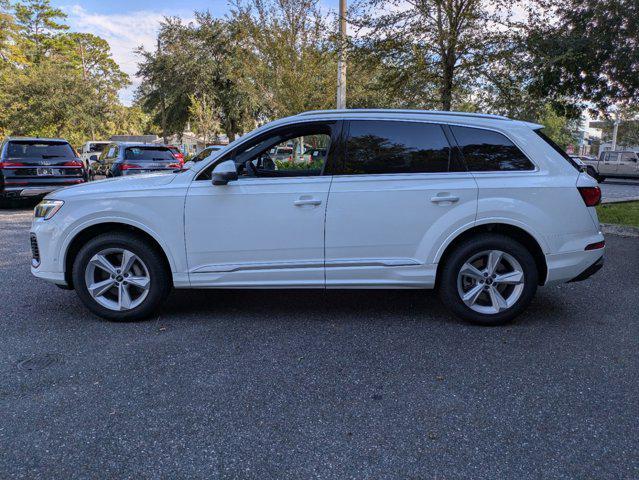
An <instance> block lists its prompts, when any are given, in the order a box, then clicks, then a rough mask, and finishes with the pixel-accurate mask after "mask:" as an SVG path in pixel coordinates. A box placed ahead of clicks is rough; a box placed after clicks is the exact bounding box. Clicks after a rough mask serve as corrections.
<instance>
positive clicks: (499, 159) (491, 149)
mask: <svg viewBox="0 0 639 480" xmlns="http://www.w3.org/2000/svg"><path fill="white" fill-rule="evenodd" d="M450 128H451V130H452V131H453V135H454V136H455V139H456V140H457V143H458V144H459V147H460V148H461V150H462V153H463V154H464V160H465V161H466V166H467V167H468V170H470V171H471V172H501V171H518V170H534V169H535V167H534V165H533V164H532V163H531V162H530V160H528V158H527V157H526V155H524V154H523V152H522V151H521V150H519V148H517V146H516V145H515V144H514V143H513V142H511V141H510V140H508V138H507V137H506V136H505V135H502V134H501V133H497V132H493V131H491V130H484V129H481V128H470V127H455V126H451V127H450Z"/></svg>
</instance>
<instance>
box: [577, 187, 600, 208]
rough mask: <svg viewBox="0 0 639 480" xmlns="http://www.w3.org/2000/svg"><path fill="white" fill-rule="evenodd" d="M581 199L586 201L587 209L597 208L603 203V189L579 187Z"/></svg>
mask: <svg viewBox="0 0 639 480" xmlns="http://www.w3.org/2000/svg"><path fill="white" fill-rule="evenodd" d="M577 190H579V193H580V194H581V198H583V199H584V203H585V204H586V207H595V206H597V205H599V204H600V203H601V188H599V187H577Z"/></svg>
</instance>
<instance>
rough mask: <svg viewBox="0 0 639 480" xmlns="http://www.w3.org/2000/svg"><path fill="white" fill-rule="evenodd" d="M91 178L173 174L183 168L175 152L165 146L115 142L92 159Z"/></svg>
mask: <svg viewBox="0 0 639 480" xmlns="http://www.w3.org/2000/svg"><path fill="white" fill-rule="evenodd" d="M90 160H91V161H92V163H91V177H95V175H105V176H107V177H120V176H123V175H133V174H137V173H151V172H163V171H164V172H172V171H173V170H176V169H180V168H182V164H181V163H180V161H179V160H177V159H176V158H175V156H174V155H173V152H172V151H171V150H170V149H169V147H167V146H165V145H153V144H149V143H128V142H113V143H110V144H109V145H107V146H106V147H105V148H104V150H103V151H102V154H101V155H100V156H99V157H98V156H97V155H96V156H92V157H90Z"/></svg>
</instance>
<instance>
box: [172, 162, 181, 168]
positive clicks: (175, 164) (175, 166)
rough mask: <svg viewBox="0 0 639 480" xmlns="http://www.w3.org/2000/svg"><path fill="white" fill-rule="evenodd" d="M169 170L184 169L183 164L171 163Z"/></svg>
mask: <svg viewBox="0 0 639 480" xmlns="http://www.w3.org/2000/svg"><path fill="white" fill-rule="evenodd" d="M169 168H177V169H181V168H182V164H181V163H169Z"/></svg>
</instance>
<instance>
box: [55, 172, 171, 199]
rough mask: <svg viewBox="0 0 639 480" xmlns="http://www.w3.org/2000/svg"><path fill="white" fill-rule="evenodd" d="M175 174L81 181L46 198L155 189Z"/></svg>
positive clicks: (165, 183)
mask: <svg viewBox="0 0 639 480" xmlns="http://www.w3.org/2000/svg"><path fill="white" fill-rule="evenodd" d="M175 177H176V174H169V173H164V174H157V173H150V174H147V175H131V176H129V177H117V178H107V179H105V180H97V181H95V182H88V183H82V184H80V185H73V186H71V187H66V188H61V189H60V190H55V191H54V192H51V193H50V194H49V195H47V198H55V199H59V200H64V199H65V198H72V197H77V196H84V195H91V196H101V195H105V194H110V193H114V192H131V191H139V190H146V189H155V188H158V187H162V186H164V185H168V184H169V183H171V182H172V181H173V180H175Z"/></svg>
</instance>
